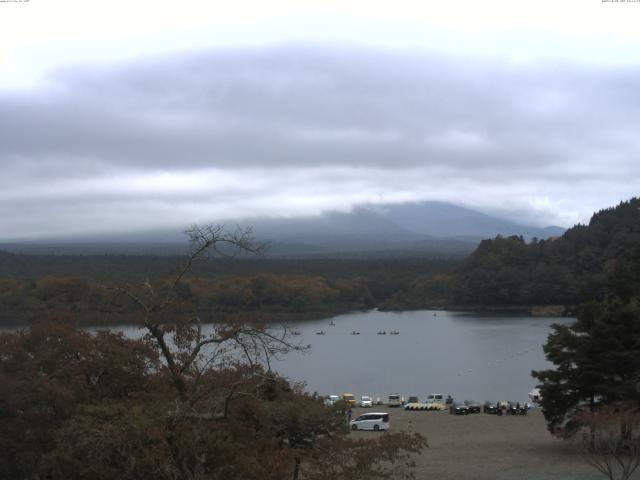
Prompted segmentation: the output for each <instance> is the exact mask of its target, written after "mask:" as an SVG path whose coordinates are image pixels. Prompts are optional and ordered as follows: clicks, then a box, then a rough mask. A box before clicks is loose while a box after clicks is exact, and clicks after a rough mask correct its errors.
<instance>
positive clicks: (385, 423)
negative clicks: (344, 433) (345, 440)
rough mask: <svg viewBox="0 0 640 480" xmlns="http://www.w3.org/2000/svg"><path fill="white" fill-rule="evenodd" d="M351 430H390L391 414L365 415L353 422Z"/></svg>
mask: <svg viewBox="0 0 640 480" xmlns="http://www.w3.org/2000/svg"><path fill="white" fill-rule="evenodd" d="M351 430H375V431H378V430H389V414H388V413H385V412H382V413H365V414H362V415H360V416H359V417H358V418H356V419H355V420H351Z"/></svg>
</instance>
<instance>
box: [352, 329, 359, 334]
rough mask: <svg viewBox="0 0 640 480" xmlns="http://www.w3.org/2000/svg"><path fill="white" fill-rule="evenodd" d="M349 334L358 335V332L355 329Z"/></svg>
mask: <svg viewBox="0 0 640 480" xmlns="http://www.w3.org/2000/svg"><path fill="white" fill-rule="evenodd" d="M351 335H360V332H356V331H355V330H354V331H353V332H351Z"/></svg>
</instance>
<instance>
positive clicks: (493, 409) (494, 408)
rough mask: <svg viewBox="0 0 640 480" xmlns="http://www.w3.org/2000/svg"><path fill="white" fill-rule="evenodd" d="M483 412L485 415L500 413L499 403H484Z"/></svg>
mask: <svg viewBox="0 0 640 480" xmlns="http://www.w3.org/2000/svg"><path fill="white" fill-rule="evenodd" d="M482 411H483V412H484V413H491V414H493V415H495V414H496V413H498V402H491V401H487V402H484V405H483V406H482Z"/></svg>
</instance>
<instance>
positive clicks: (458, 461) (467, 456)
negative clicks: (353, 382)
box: [351, 405, 640, 480]
mask: <svg viewBox="0 0 640 480" xmlns="http://www.w3.org/2000/svg"><path fill="white" fill-rule="evenodd" d="M367 411H369V412H371V411H380V412H389V413H390V414H391V431H395V432H397V431H407V430H408V426H409V421H411V424H412V427H411V429H412V430H413V431H414V432H418V433H421V434H423V435H425V436H426V437H427V440H428V442H429V448H428V449H426V450H425V451H424V452H423V453H422V455H419V456H416V457H415V461H416V464H417V468H416V470H415V475H416V478H417V479H437V480H573V479H576V480H578V479H580V480H602V479H603V478H605V477H603V476H602V474H600V473H599V472H597V471H596V470H595V469H594V468H593V467H590V466H589V465H587V464H586V462H585V460H584V458H583V457H582V454H581V452H580V449H579V448H578V447H577V446H576V445H574V444H572V443H569V442H566V441H563V440H559V439H557V438H554V437H553V436H551V434H549V432H548V431H547V429H546V425H545V422H544V417H543V416H542V413H541V412H540V411H539V410H531V411H530V412H529V414H528V415H527V416H522V417H521V416H517V417H511V416H504V417H498V416H497V415H489V414H482V413H480V414H472V415H464V416H454V415H449V413H448V412H424V411H405V410H403V409H396V408H388V407H386V406H382V405H380V406H374V407H373V409H359V408H358V409H354V411H353V415H354V418H355V417H357V416H358V415H359V414H361V413H366V412H367ZM351 435H353V436H354V437H361V438H367V437H371V436H373V435H379V433H375V432H352V433H351ZM632 478H638V479H640V472H636V475H634V477H632Z"/></svg>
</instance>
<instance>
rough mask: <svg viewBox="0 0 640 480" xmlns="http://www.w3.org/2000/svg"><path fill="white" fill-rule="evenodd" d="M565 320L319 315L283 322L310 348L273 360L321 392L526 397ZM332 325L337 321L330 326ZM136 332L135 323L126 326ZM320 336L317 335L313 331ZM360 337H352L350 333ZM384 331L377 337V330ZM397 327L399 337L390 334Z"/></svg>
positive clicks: (459, 315)
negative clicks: (552, 338)
mask: <svg viewBox="0 0 640 480" xmlns="http://www.w3.org/2000/svg"><path fill="white" fill-rule="evenodd" d="M573 321H574V320H573V319H570V318H544V317H543V318H540V317H529V316H515V315H500V316H498V315H495V314H478V313H461V312H446V311H434V310H421V311H413V312H380V311H377V310H372V311H368V312H355V313H349V314H345V315H338V316H336V317H333V318H328V319H324V320H305V321H300V322H287V323H286V326H287V328H289V329H291V330H297V331H299V332H300V335H299V336H296V337H292V338H293V339H294V340H295V341H298V342H299V343H300V344H302V345H307V344H310V345H311V350H310V351H309V352H308V353H304V354H303V353H298V352H294V353H290V354H288V355H286V356H284V357H283V358H282V359H279V360H276V361H273V362H272V367H273V369H274V370H276V371H278V372H279V373H280V374H282V375H284V376H286V377H288V378H289V379H290V380H292V381H305V382H306V383H307V389H308V390H309V391H310V392H314V391H316V392H318V393H320V394H322V395H328V394H340V393H343V392H353V393H355V394H356V395H358V396H359V395H371V396H373V397H381V398H383V397H386V396H387V395H388V394H389V393H391V392H397V393H400V395H403V396H405V397H407V396H409V395H417V396H418V397H420V398H423V397H424V396H425V395H426V394H428V393H443V394H445V395H446V394H451V395H452V396H453V397H454V398H457V399H473V400H477V401H484V400H489V399H493V400H513V401H523V400H527V399H528V397H527V395H528V393H529V392H530V391H531V389H532V388H533V387H535V385H536V381H535V380H534V379H533V378H532V377H531V370H539V369H545V368H548V367H550V364H549V363H548V362H547V361H546V360H545V358H544V352H543V351H542V345H543V344H544V343H545V342H546V340H547V335H548V334H549V333H550V331H551V330H550V325H551V324H553V323H562V324H569V323H571V322H573ZM331 322H333V323H335V325H333V326H332V325H330V323H331ZM122 330H123V331H124V332H125V334H126V335H128V336H130V337H139V336H140V335H141V331H140V330H139V329H138V328H137V327H124V328H122ZM321 330H322V331H324V332H325V335H316V332H318V331H321ZM354 330H356V331H358V332H360V335H352V334H351V332H352V331H354ZM383 330H384V331H386V332H387V334H386V335H378V334H377V332H378V331H383ZM392 330H396V331H398V332H400V333H399V334H398V335H390V334H389V332H390V331H392Z"/></svg>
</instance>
